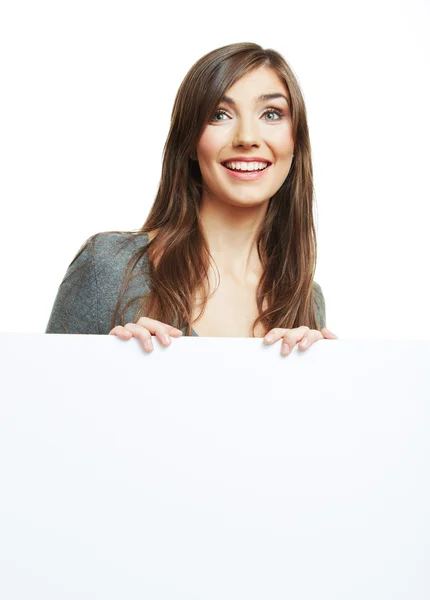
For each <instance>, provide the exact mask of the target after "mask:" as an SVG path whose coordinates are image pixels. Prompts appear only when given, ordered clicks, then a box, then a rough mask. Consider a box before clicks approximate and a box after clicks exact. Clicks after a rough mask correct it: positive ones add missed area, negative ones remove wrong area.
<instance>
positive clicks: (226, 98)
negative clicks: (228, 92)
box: [220, 93, 289, 106]
mask: <svg viewBox="0 0 430 600" xmlns="http://www.w3.org/2000/svg"><path fill="white" fill-rule="evenodd" d="M275 98H284V100H286V101H287V104H289V102H288V98H287V97H286V96H284V94H278V93H276V94H261V96H257V97H256V98H255V101H256V102H266V101H267V100H274V99H275ZM220 102H226V103H227V104H230V105H231V106H236V102H235V101H234V100H233V98H230V96H223V97H222V98H221V100H220Z"/></svg>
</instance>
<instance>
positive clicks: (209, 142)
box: [197, 128, 222, 161]
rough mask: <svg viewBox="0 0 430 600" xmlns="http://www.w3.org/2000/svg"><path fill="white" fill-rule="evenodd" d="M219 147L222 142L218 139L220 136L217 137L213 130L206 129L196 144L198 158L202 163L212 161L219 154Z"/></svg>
mask: <svg viewBox="0 0 430 600" xmlns="http://www.w3.org/2000/svg"><path fill="white" fill-rule="evenodd" d="M221 147H222V140H221V139H220V135H219V134H218V135H217V132H216V131H215V130H214V129H209V128H207V129H206V130H205V131H204V132H203V134H202V136H201V137H200V140H199V143H198V144H197V152H198V153H199V158H200V159H201V160H202V161H204V160H207V159H210V160H213V158H214V157H216V156H217V155H218V154H219V151H220V148H221Z"/></svg>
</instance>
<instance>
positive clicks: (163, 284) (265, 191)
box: [46, 43, 336, 355]
mask: <svg viewBox="0 0 430 600" xmlns="http://www.w3.org/2000/svg"><path fill="white" fill-rule="evenodd" d="M316 255H317V252H316V235H315V226H314V220H313V170H312V161H311V148H310V141H309V133H308V126H307V118H306V109H305V104H304V101H303V97H302V94H301V91H300V88H299V85H298V82H297V80H296V78H295V76H294V74H293V72H292V70H291V69H290V67H289V66H288V65H287V63H286V62H285V60H284V59H283V58H282V56H281V55H280V54H278V53H277V52H275V51H274V50H271V49H268V50H264V49H263V48H262V47H261V46H259V45H257V44H253V43H238V44H231V45H228V46H224V47H222V48H218V49H216V50H214V51H212V52H209V53H208V54H206V55H205V56H203V57H202V58H201V59H200V60H198V61H197V62H196V63H195V64H194V65H193V66H192V68H191V69H190V71H189V72H188V73H187V75H186V77H185V79H184V80H183V82H182V84H181V86H180V88H179V90H178V93H177V96H176V99H175V103H174V107H173V112H172V118H171V126H170V131H169V134H168V138H167V141H166V143H165V147H164V154H163V165H162V173H161V180H160V185H159V189H158V192H157V195H156V198H155V201H154V203H153V206H152V208H151V210H150V213H149V216H148V218H147V219H146V221H145V223H144V225H143V227H142V228H141V229H140V230H138V231H137V232H102V233H98V234H95V235H94V236H92V237H91V238H89V239H88V240H87V241H86V242H85V243H84V245H83V246H82V247H81V249H80V251H79V252H78V254H77V255H76V256H75V258H74V260H73V261H72V263H71V264H70V266H69V268H68V271H67V273H66V275H65V277H64V279H63V281H62V283H61V285H60V288H59V290H58V293H57V297H56V299H55V302H54V307H53V309H52V314H51V317H50V320H49V323H48V326H47V329H46V333H88V334H111V335H116V336H118V337H120V338H121V339H123V340H128V339H130V338H132V337H137V338H138V339H139V340H140V341H141V342H142V343H143V344H144V347H145V349H146V350H148V351H151V350H152V349H153V346H152V342H151V335H156V336H157V338H158V339H159V340H160V341H161V343H163V344H164V345H168V344H169V343H170V341H171V337H170V336H174V337H179V336H181V335H182V334H183V333H185V334H186V335H201V336H213V337H216V336H219V337H254V336H255V337H264V336H265V335H266V334H267V335H266V337H265V338H264V341H265V342H266V343H273V342H276V341H278V340H280V339H282V340H283V342H284V343H283V345H282V347H281V353H282V354H284V355H285V354H288V351H291V350H292V348H293V346H294V345H295V344H296V343H299V347H300V348H306V347H309V346H310V345H311V344H312V343H313V342H315V341H317V340H319V339H323V338H336V336H335V335H334V334H333V333H331V332H330V331H329V330H328V329H327V328H326V327H325V302H324V297H323V294H322V291H321V288H320V286H319V285H318V284H317V283H316V282H314V281H313V274H314V269H315V263H316ZM215 270H216V272H217V273H218V281H217V278H216V276H215ZM195 328H196V329H197V331H196V329H195ZM163 336H167V337H166V338H164V337H163Z"/></svg>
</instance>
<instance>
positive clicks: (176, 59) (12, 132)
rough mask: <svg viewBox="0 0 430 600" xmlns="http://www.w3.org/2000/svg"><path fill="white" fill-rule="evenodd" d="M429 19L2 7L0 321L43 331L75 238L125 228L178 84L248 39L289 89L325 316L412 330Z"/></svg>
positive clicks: (419, 307)
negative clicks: (310, 190) (312, 212)
mask: <svg viewBox="0 0 430 600" xmlns="http://www.w3.org/2000/svg"><path fill="white" fill-rule="evenodd" d="M429 14H430V7H429V2H428V0H426V1H424V0H421V1H419V0H410V1H409V2H408V3H406V2H396V1H394V2H393V1H392V0H390V2H388V1H382V0H376V1H375V0H372V1H369V0H364V1H363V2H361V3H352V2H348V3H346V2H340V1H338V2H335V1H333V0H327V1H326V2H324V3H321V2H317V1H316V0H315V1H313V0H302V1H301V2H297V1H294V2H290V1H275V2H271V3H261V2H246V3H243V2H237V3H234V2H231V3H227V4H225V3H211V4H206V3H197V2H181V3H178V4H176V5H175V4H173V3H172V4H169V5H166V4H162V3H159V2H156V3H144V2H124V1H122V2H116V3H115V2H106V1H105V2H103V3H102V2H98V1H95V0H85V1H84V2H83V1H74V2H53V1H51V2H48V1H44V0H40V1H39V2H37V3H34V2H23V1H19V0H15V1H14V2H13V3H6V2H5V1H4V0H3V2H2V5H1V8H0V61H1V62H0V85H1V90H0V92H1V93H0V169H1V175H0V199H1V212H0V222H1V236H0V257H1V259H0V260H1V276H2V288H3V292H2V294H1V305H0V331H9V332H19V331H21V332H24V331H28V332H43V331H44V329H45V327H46V324H47V321H48V318H49V314H50V311H51V308H52V304H53V301H54V298H55V294H56V292H57V288H58V286H59V284H60V282H61V280H62V278H63V276H64V274H65V272H66V269H67V267H68V265H69V263H70V262H71V260H72V258H73V257H74V255H75V254H76V252H77V251H78V250H79V248H80V246H81V245H82V243H83V242H84V241H85V240H86V239H87V238H88V237H89V236H90V235H92V234H94V233H96V232H98V231H108V230H117V229H118V230H122V229H126V230H136V229H138V228H140V227H141V226H142V224H143V222H144V221H145V218H146V216H147V214H148V212H149V209H150V206H151V204H152V202H153V199H154V197H155V193H156V190H157V186H158V182H159V177H160V172H161V171H160V169H161V154H162V147H163V145H164V142H165V139H166V135H167V132H168V128H169V122H170V114H171V110H172V106H173V101H174V97H175V94H176V92H177V89H178V87H179V85H180V83H181V81H182V80H183V78H184V77H185V75H186V73H187V71H188V70H189V68H190V67H191V66H192V65H193V64H194V62H195V61H196V60H198V59H199V58H200V57H201V56H203V55H204V54H206V53H207V52H209V51H211V50H213V49H215V48H218V47H220V46H223V45H226V44H230V43H234V42H242V41H250V42H256V43H258V44H260V45H262V46H263V47H270V48H274V49H275V50H277V51H279V52H280V53H281V54H282V55H283V56H284V57H285V59H286V60H287V62H288V63H289V64H290V66H291V67H292V69H293V71H294V72H295V74H296V76H297V77H298V80H299V83H300V85H301V87H302V91H303V94H304V97H305V102H306V106H307V111H308V118H309V127H310V135H311V143H312V149H313V159H314V170H315V189H316V202H317V213H316V217H317V220H316V224H317V234H318V266H317V270H316V273H315V280H316V281H317V282H318V283H320V285H321V287H322V290H323V292H324V295H325V298H326V303H327V326H328V327H329V328H330V329H331V330H332V331H334V332H335V333H336V334H337V335H339V337H340V338H367V339H372V338H374V339H383V338H385V339H419V338H425V339H430V321H429V319H428V305H429V276H428V272H429V268H428V257H429V252H428V247H429V243H428V237H427V234H428V230H429V223H428V218H429V200H430V197H429V196H430V194H429V188H428V172H429V158H430V151H429V134H430V116H429V115H430V108H429V106H430V93H429V81H428V80H429V78H428V71H429V46H430V44H429V37H428V31H429V29H430V19H429Z"/></svg>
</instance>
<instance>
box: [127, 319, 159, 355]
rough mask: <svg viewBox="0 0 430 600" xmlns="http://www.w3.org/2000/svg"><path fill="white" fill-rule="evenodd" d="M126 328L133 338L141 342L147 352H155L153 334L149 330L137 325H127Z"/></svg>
mask: <svg viewBox="0 0 430 600" xmlns="http://www.w3.org/2000/svg"><path fill="white" fill-rule="evenodd" d="M124 328H125V329H126V330H127V331H130V332H131V333H132V335H133V337H135V338H137V339H138V340H139V341H140V342H141V344H142V346H143V348H144V349H145V350H146V351H147V352H152V350H154V346H153V344H152V338H151V332H150V331H148V329H146V328H145V327H142V326H141V325H137V323H127V324H126V325H125V326H124Z"/></svg>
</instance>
